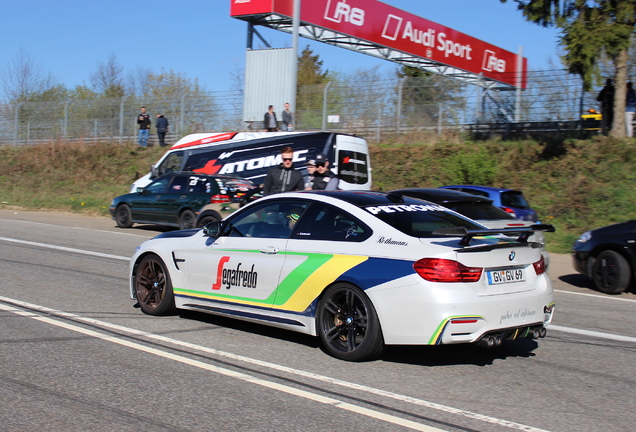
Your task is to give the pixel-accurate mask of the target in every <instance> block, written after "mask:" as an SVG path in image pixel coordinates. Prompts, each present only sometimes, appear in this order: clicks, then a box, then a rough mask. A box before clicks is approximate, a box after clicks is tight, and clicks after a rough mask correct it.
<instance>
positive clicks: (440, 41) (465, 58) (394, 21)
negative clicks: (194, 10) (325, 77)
mask: <svg viewBox="0 0 636 432" xmlns="http://www.w3.org/2000/svg"><path fill="white" fill-rule="evenodd" d="M230 1H231V8H230V15H231V16H233V17H244V16H250V15H262V14H276V15H282V16H286V17H292V15H293V3H294V1H293V0H230ZM300 21H301V23H305V24H312V25H315V26H318V27H322V28H325V29H328V30H331V31H334V32H337V33H340V34H343V35H347V36H351V37H354V38H357V39H361V40H364V41H368V42H372V43H373V44H376V45H381V46H384V47H388V48H391V49H394V50H398V51H401V52H403V53H406V54H410V55H414V56H416V57H420V58H424V59H428V60H432V61H434V62H438V63H442V64H445V65H448V66H451V67H453V68H457V69H462V70H465V71H468V72H471V73H474V74H480V73H481V74H483V76H485V77H488V78H491V79H494V80H497V81H501V82H504V83H506V84H510V85H513V86H521V87H523V88H525V83H526V71H527V59H525V58H524V59H523V61H522V65H521V70H517V68H518V62H517V55H516V54H515V53H512V52H510V51H506V50H504V49H501V48H499V47H496V46H494V45H491V44H489V43H486V42H484V41H481V40H479V39H476V38H474V37H471V36H468V35H466V34H464V33H461V32H458V31H456V30H453V29H451V28H448V27H444V26H442V25H440V24H437V23H435V22H433V21H429V20H427V19H424V18H422V17H419V16H416V15H413V14H411V13H408V12H405V11H403V10H401V9H398V8H395V7H393V6H389V5H387V4H385V3H382V2H380V1H377V0H302V1H301V11H300Z"/></svg>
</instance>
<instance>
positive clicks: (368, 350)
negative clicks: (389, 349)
mask: <svg viewBox="0 0 636 432" xmlns="http://www.w3.org/2000/svg"><path fill="white" fill-rule="evenodd" d="M316 325H317V330H318V335H319V336H320V339H321V340H322V343H323V345H324V347H325V349H326V350H327V352H329V354H331V355H332V356H334V357H336V358H339V359H342V360H347V361H363V360H370V359H373V358H375V357H377V356H379V355H380V353H381V352H382V349H383V348H384V340H383V338H382V330H381V329H380V322H379V320H378V316H377V313H376V311H375V308H374V307H373V305H372V304H371V300H369V298H368V297H367V296H366V295H365V294H364V293H363V292H362V291H361V290H360V289H358V288H356V287H354V286H352V285H349V284H344V283H340V284H336V285H334V286H332V287H330V288H329V289H327V291H326V292H325V294H324V295H323V297H322V299H321V300H320V302H319V303H318V309H317V312H316Z"/></svg>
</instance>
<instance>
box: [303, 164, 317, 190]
mask: <svg viewBox="0 0 636 432" xmlns="http://www.w3.org/2000/svg"><path fill="white" fill-rule="evenodd" d="M314 172H316V161H315V160H314V159H310V160H309V161H308V162H307V175H306V176H305V190H311V187H312V186H313V185H314Z"/></svg>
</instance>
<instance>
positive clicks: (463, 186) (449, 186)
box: [442, 184, 521, 193]
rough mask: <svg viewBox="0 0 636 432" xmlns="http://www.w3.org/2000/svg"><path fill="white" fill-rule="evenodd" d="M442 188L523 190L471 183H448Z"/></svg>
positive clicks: (501, 190)
mask: <svg viewBox="0 0 636 432" xmlns="http://www.w3.org/2000/svg"><path fill="white" fill-rule="evenodd" d="M442 188H472V189H477V190H482V191H484V192H518V193H521V191H520V190H518V189H510V188H505V187H495V186H479V185H469V184H464V185H448V186H442Z"/></svg>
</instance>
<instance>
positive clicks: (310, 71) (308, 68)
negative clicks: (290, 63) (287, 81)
mask: <svg viewBox="0 0 636 432" xmlns="http://www.w3.org/2000/svg"><path fill="white" fill-rule="evenodd" d="M313 54H314V52H313V51H312V50H311V48H309V45H307V46H306V47H305V49H304V50H303V52H302V53H300V57H299V58H298V86H301V85H306V84H322V83H324V82H327V81H328V80H329V71H325V72H323V71H322V63H323V62H322V60H319V59H318V58H319V56H318V54H316V55H313Z"/></svg>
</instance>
